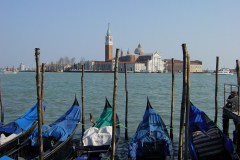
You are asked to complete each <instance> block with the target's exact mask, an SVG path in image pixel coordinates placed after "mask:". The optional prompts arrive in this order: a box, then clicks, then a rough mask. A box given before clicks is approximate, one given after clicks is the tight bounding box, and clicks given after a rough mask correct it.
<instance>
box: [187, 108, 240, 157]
mask: <svg viewBox="0 0 240 160" xmlns="http://www.w3.org/2000/svg"><path fill="white" fill-rule="evenodd" d="M189 153H190V156H191V159H192V160H212V159H218V160H238V159H239V157H238V155H237V153H236V152H235V150H234V146H233V142H232V140H231V139H229V138H227V136H225V135H224V134H223V132H222V131H221V130H220V129H219V128H218V127H217V126H216V124H215V123H214V122H213V121H212V120H211V119H210V118H209V117H208V116H207V115H206V114H205V113H204V112H203V111H201V110H200V109H198V108H197V107H195V106H194V105H193V104H192V103H191V105H190V112H189Z"/></svg>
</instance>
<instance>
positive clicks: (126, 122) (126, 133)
mask: <svg viewBox="0 0 240 160" xmlns="http://www.w3.org/2000/svg"><path fill="white" fill-rule="evenodd" d="M124 70H125V92H126V108H125V140H128V87H127V86H128V83H127V65H126V63H124Z"/></svg>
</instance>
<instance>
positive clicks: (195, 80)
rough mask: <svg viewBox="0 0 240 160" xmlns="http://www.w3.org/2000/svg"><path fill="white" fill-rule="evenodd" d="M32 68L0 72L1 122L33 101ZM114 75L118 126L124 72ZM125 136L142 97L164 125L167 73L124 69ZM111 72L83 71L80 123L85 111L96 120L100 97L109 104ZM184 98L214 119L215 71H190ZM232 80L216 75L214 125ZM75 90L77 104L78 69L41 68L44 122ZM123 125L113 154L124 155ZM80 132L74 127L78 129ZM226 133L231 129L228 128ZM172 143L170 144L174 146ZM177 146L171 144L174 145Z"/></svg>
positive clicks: (178, 93)
mask: <svg viewBox="0 0 240 160" xmlns="http://www.w3.org/2000/svg"><path fill="white" fill-rule="evenodd" d="M35 75H36V74H35V73H34V72H19V73H18V74H1V73H0V80H1V90H2V102H3V106H4V108H5V123H7V122H10V121H11V120H13V119H16V118H17V117H19V116H20V115H22V114H23V113H24V112H25V111H27V110H28V109H29V108H30V107H32V106H33V105H34V104H35V103H36V101H37V96H36V80H35ZM124 76H125V75H124V73H119V75H118V91H117V106H116V107H117V114H118V116H119V119H120V121H121V125H122V126H124V123H125V115H124V114H125V77H124ZM127 76H128V95H129V97H128V102H129V104H128V107H129V109H128V135H129V137H131V136H133V134H134V133H135V130H136V129H137V126H138V124H139V122H140V121H141V119H142V116H143V114H144V111H145V107H146V104H147V97H148V98H149V100H150V103H151V105H152V107H153V108H155V109H156V110H157V111H158V113H159V114H160V115H161V116H162V119H163V120H164V121H165V124H166V125H167V126H168V127H169V124H170V113H171V112H170V111H171V85H172V83H171V78H172V76H171V73H163V74H157V73H156V74H155V73H129V74H128V75H127ZM113 80H114V74H113V73H85V74H84V100H85V101H84V103H85V122H86V127H85V128H88V127H89V126H90V125H91V124H90V122H89V113H92V115H93V116H94V118H95V119H96V118H97V117H99V115H100V114H101V112H102V110H103V108H104V105H105V98H106V97H107V98H108V100H109V102H110V104H112V97H113ZM190 81H191V86H190V88H191V89H190V99H191V101H192V103H193V104H194V105H195V106H197V107H198V108H200V109H201V110H203V111H205V112H206V114H207V115H208V116H209V117H210V118H211V119H214V114H215V103H214V102H215V100H214V96H215V75H211V74H191V78H190ZM225 83H227V84H236V83H237V78H236V75H222V76H219V87H218V91H219V92H218V105H219V113H218V126H219V127H220V128H222V118H221V117H222V110H221V108H222V106H223V103H224V93H223V91H224V84H225ZM75 94H76V95H77V98H78V100H79V103H80V104H81V73H45V75H44V99H45V101H46V104H47V108H46V112H45V114H44V120H45V123H46V124H49V123H51V122H53V121H54V120H55V119H57V118H58V117H59V116H60V115H62V114H63V113H64V112H65V111H66V110H67V109H68V108H69V107H70V106H71V105H72V103H73V100H74V95H75ZM174 94H175V95H174V126H173V131H174V143H175V144H177V143H178V135H179V123H180V108H181V97H182V74H179V73H177V74H175V93H174ZM231 124H232V122H231V121H230V125H231ZM124 131H125V129H124V127H122V128H121V138H120V141H119V145H118V148H117V155H118V159H126V158H127V141H125V140H124ZM80 132H81V127H79V130H78V134H80ZM230 133H231V132H230ZM175 144H174V145H175ZM175 149H177V148H175Z"/></svg>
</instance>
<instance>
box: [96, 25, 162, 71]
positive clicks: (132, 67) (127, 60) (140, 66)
mask: <svg viewBox="0 0 240 160" xmlns="http://www.w3.org/2000/svg"><path fill="white" fill-rule="evenodd" d="M124 64H126V68H127V71H128V72H147V73H152V72H164V61H163V60H162V58H161V56H160V53H159V52H154V53H147V54H145V53H144V49H143V48H142V46H141V44H140V43H139V44H138V47H137V48H136V49H135V51H134V53H130V51H129V50H128V51H127V53H126V55H124V54H123V51H122V50H121V54H120V55H119V66H118V69H119V70H118V71H119V72H124ZM92 65H93V67H92V69H93V71H114V65H115V59H114V57H113V38H112V32H111V29H110V25H109V24H108V29H107V34H106V36H105V61H94V63H92Z"/></svg>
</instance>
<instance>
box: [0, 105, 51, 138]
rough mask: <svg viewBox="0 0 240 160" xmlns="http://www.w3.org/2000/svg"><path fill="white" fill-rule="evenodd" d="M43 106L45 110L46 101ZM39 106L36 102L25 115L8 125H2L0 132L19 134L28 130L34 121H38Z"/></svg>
mask: <svg viewBox="0 0 240 160" xmlns="http://www.w3.org/2000/svg"><path fill="white" fill-rule="evenodd" d="M43 106H44V110H45V108H46V103H44V105H43ZM37 108H38V104H35V105H34V106H33V107H32V108H31V109H30V110H29V111H28V112H26V113H25V114H24V115H23V116H21V117H19V118H18V119H16V120H15V121H13V122H10V123H8V124H6V125H3V126H1V127H0V132H5V133H15V134H19V133H20V132H22V131H26V130H28V129H29V128H30V127H31V126H32V125H33V123H34V122H36V121H37V119H38V115H37V110H38V109H37Z"/></svg>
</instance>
